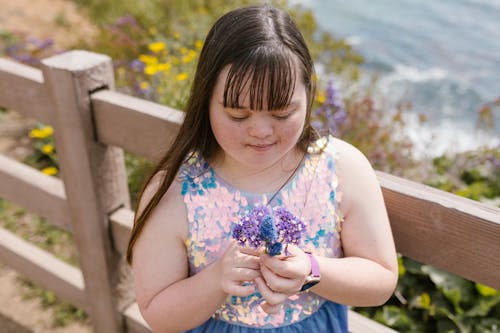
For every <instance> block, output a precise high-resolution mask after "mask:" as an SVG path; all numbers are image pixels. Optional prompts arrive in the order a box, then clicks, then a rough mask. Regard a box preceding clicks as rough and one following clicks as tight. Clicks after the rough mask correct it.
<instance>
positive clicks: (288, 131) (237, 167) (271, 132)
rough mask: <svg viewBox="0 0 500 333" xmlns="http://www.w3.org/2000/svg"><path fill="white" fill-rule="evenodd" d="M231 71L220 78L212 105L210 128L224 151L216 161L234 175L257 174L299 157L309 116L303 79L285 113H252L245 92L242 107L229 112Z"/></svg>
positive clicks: (297, 79)
mask: <svg viewBox="0 0 500 333" xmlns="http://www.w3.org/2000/svg"><path fill="white" fill-rule="evenodd" d="M228 71H229V67H226V68H225V69H224V70H223V71H222V72H221V74H220V75H219V77H218V80H217V82H216V85H215V88H214V93H213V95H212V99H211V101H210V114H209V116H210V125H211V127H212V131H213V133H214V136H215V139H216V140H217V142H218V143H219V145H220V147H221V149H222V151H220V152H219V153H218V155H217V157H222V159H221V160H222V163H224V164H226V166H230V167H232V168H233V171H241V172H245V171H249V172H252V171H253V172H255V171H257V172H258V171H260V170H264V169H267V168H270V167H272V166H273V165H279V163H278V162H280V161H284V159H285V158H287V157H289V156H290V157H292V156H293V154H297V152H298V149H297V142H298V140H299V137H300V135H301V133H302V130H303V128H304V125H305V118H306V112H307V96H306V88H305V86H304V84H303V83H302V81H301V80H300V78H299V77H297V78H296V80H295V82H296V84H295V89H294V93H293V96H292V98H291V101H290V104H289V105H288V106H287V107H286V108H284V109H282V110H251V109H250V107H249V105H250V103H249V98H248V95H249V94H248V93H247V90H248V89H245V88H244V90H243V91H242V93H241V94H240V96H242V101H240V103H239V104H240V105H242V107H240V108H229V107H224V105H223V100H224V86H225V83H226V77H227V74H228ZM296 72H297V73H298V72H299V70H297V71H296ZM264 100H265V99H264Z"/></svg>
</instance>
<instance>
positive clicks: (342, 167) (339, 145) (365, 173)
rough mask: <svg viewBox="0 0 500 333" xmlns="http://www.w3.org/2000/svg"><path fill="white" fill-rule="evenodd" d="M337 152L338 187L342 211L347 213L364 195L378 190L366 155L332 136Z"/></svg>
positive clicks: (375, 178)
mask: <svg viewBox="0 0 500 333" xmlns="http://www.w3.org/2000/svg"><path fill="white" fill-rule="evenodd" d="M332 144H333V146H334V148H335V150H336V151H337V153H338V158H337V162H336V171H337V176H338V177H339V188H340V191H341V192H342V201H343V205H341V206H342V207H343V209H342V210H343V211H344V213H347V212H348V211H349V210H350V209H351V207H352V206H353V205H356V202H357V201H358V200H360V198H362V197H364V195H360V193H364V194H365V195H366V194H368V193H373V192H378V191H380V186H379V183H378V179H377V176H376V174H375V171H374V170H373V167H372V165H371V164H370V162H369V161H368V159H367V158H366V156H365V155H364V154H363V153H362V152H361V151H360V150H359V149H358V148H356V147H355V146H353V145H352V144H350V143H348V142H346V141H343V140H340V139H337V138H334V139H333V142H332Z"/></svg>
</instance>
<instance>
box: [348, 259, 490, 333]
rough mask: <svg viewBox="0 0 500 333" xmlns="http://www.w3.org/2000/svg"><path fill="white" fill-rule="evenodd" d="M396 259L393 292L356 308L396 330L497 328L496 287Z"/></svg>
mask: <svg viewBox="0 0 500 333" xmlns="http://www.w3.org/2000/svg"><path fill="white" fill-rule="evenodd" d="M400 261H401V263H402V266H403V267H405V268H404V269H403V271H401V270H400V276H399V282H398V286H397V289H396V292H395V296H393V297H392V298H391V299H390V300H389V302H387V303H386V305H384V306H382V307H376V308H358V309H357V310H358V311H359V312H361V313H363V314H365V315H368V316H370V317H372V318H373V319H375V320H377V321H379V322H380V323H383V324H384V325H387V326H390V327H392V328H394V329H397V330H398V331H400V332H412V333H414V332H415V333H436V332H438V333H440V332H443V333H444V332H460V333H480V332H500V319H499V318H500V293H499V292H498V291H496V290H494V289H492V288H490V287H487V286H484V285H481V284H478V283H474V282H471V281H468V280H465V279H463V278H461V277H458V276H455V275H453V274H450V273H447V272H445V271H442V270H439V269H437V268H434V267H431V266H429V265H422V264H420V263H417V262H415V261H413V260H411V259H409V258H400ZM400 267H401V266H400Z"/></svg>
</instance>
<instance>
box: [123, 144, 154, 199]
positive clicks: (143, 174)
mask: <svg viewBox="0 0 500 333" xmlns="http://www.w3.org/2000/svg"><path fill="white" fill-rule="evenodd" d="M153 166H154V165H153V163H151V162H150V161H148V160H146V159H144V158H142V157H139V156H135V155H132V154H130V153H126V154H125V167H126V169H127V176H128V189H129V192H130V200H131V201H132V207H135V206H136V205H137V197H138V195H139V192H140V190H141V189H142V186H143V185H144V183H145V181H146V179H147V177H148V176H149V175H150V173H151V172H152V169H153Z"/></svg>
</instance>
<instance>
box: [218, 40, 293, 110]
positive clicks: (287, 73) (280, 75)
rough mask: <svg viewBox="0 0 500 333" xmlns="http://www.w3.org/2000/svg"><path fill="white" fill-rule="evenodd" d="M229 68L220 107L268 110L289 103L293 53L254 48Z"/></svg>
mask: <svg viewBox="0 0 500 333" xmlns="http://www.w3.org/2000/svg"><path fill="white" fill-rule="evenodd" d="M237 58H238V57H237ZM230 66H231V67H230V69H229V73H228V75H227V78H226V84H225V86H224V100H223V104H224V107H228V108H248V107H249V108H250V109H251V110H264V109H267V110H269V111H271V110H281V109H284V108H286V107H287V106H288V105H289V104H290V101H291V99H292V96H293V92H294V89H295V81H296V78H297V75H296V70H297V66H296V64H295V61H294V56H293V54H292V53H291V52H290V51H289V50H288V49H286V48H285V47H280V46H275V47H269V46H268V45H264V46H262V47H258V48H256V49H255V50H253V51H252V52H250V53H248V54H247V55H244V56H242V57H240V59H239V60H237V61H235V62H234V63H231V64H230ZM247 95H248V100H247V99H246V98H247ZM244 101H248V103H249V105H242V103H245V104H246V103H247V102H244Z"/></svg>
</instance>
